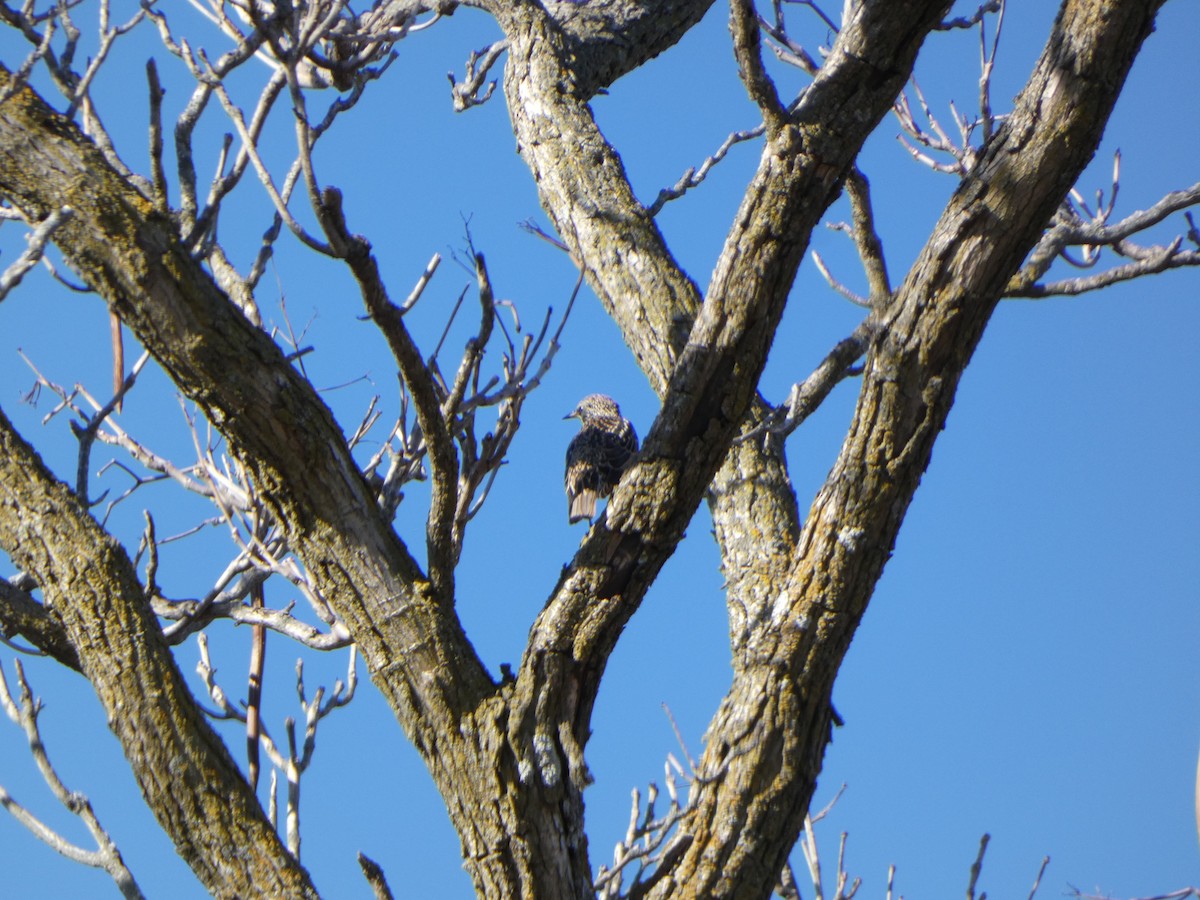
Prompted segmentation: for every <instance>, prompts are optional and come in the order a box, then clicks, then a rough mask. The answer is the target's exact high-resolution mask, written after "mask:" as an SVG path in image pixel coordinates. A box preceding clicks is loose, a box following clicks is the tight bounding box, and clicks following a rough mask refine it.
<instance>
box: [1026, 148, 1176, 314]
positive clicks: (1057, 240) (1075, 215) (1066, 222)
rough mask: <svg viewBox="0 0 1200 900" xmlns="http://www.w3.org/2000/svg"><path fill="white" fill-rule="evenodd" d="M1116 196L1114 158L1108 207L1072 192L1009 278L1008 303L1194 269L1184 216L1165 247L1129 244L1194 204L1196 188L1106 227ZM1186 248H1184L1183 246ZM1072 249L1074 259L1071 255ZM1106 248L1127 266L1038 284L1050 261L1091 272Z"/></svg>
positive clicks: (1171, 195) (1117, 181) (1117, 161)
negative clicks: (1182, 225) (1182, 226)
mask: <svg viewBox="0 0 1200 900" xmlns="http://www.w3.org/2000/svg"><path fill="white" fill-rule="evenodd" d="M1119 190H1120V154H1116V155H1115V156H1114V160H1113V176H1112V186H1111V189H1110V191H1109V195H1108V201H1107V202H1104V199H1103V195H1102V194H1100V195H1098V202H1097V204H1096V208H1095V209H1094V210H1093V209H1092V207H1091V205H1089V204H1088V203H1087V202H1086V201H1085V200H1084V199H1083V198H1082V197H1081V196H1080V195H1079V193H1078V192H1077V191H1073V192H1072V194H1071V196H1069V197H1068V199H1067V201H1066V202H1064V204H1063V205H1062V206H1061V207H1060V208H1059V210H1058V213H1057V215H1056V216H1055V220H1054V222H1053V223H1052V224H1051V226H1050V228H1049V229H1047V231H1046V233H1045V234H1044V235H1043V237H1042V239H1041V241H1039V242H1038V245H1037V246H1036V247H1035V248H1034V249H1033V251H1032V252H1031V253H1030V254H1029V258H1028V259H1027V261H1026V262H1025V265H1024V266H1022V268H1021V270H1020V271H1019V272H1018V273H1017V274H1016V275H1014V276H1013V278H1012V280H1011V281H1010V282H1009V285H1008V288H1007V290H1006V295H1007V296H1010V297H1026V298H1039V297H1048V296H1056V295H1057V296H1061V295H1070V296H1075V295H1079V294H1082V293H1085V292H1087V291H1091V290H1096V289H1098V288H1101V287H1106V286H1108V285H1111V284H1116V283H1118V282H1121V281H1128V280H1131V279H1133V278H1138V277H1141V276H1144V275H1151V274H1156V273H1158V272H1163V271H1166V270H1168V269H1174V268H1181V267H1186V266H1195V265H1200V234H1198V233H1197V231H1196V228H1195V225H1194V223H1193V221H1192V219H1191V218H1190V214H1185V217H1186V220H1187V223H1188V228H1187V231H1186V232H1185V233H1184V234H1180V235H1177V236H1176V237H1175V238H1174V240H1172V241H1171V242H1170V243H1168V244H1149V245H1147V244H1140V243H1138V242H1136V241H1133V240H1131V238H1132V237H1133V236H1135V235H1137V234H1140V233H1142V232H1144V231H1147V230H1149V229H1150V228H1152V227H1154V226H1155V225H1158V224H1160V223H1161V222H1162V221H1163V220H1164V219H1166V218H1167V217H1168V216H1170V215H1173V214H1174V213H1177V212H1181V211H1185V210H1188V209H1189V208H1190V207H1194V206H1196V205H1198V204H1200V183H1198V184H1195V185H1192V186H1191V187H1190V188H1187V189H1185V190H1180V191H1172V192H1171V193H1169V194H1167V195H1166V196H1164V197H1163V198H1162V199H1161V200H1159V201H1158V202H1157V203H1155V204H1154V205H1152V206H1151V207H1149V208H1148V209H1145V210H1138V211H1137V212H1134V213H1132V214H1130V215H1129V216H1126V217H1125V218H1124V219H1121V220H1120V221H1118V222H1115V223H1112V224H1109V219H1110V218H1111V216H1112V214H1113V212H1114V207H1115V203H1116V197H1117V195H1118V193H1119ZM1185 240H1186V241H1187V242H1188V243H1190V245H1191V247H1190V248H1185V246H1184V241H1185ZM1076 248H1078V249H1079V250H1080V253H1081V255H1080V256H1079V257H1078V258H1076V257H1075V256H1073V255H1072V253H1071V251H1072V250H1073V249H1076ZM1104 248H1108V249H1109V250H1111V251H1112V252H1113V253H1115V254H1116V255H1117V256H1118V257H1123V258H1125V259H1128V260H1130V262H1128V263H1124V264H1122V265H1117V266H1113V267H1112V268H1110V269H1107V270H1105V271H1101V272H1097V273H1095V274H1093V275H1088V276H1081V277H1076V278H1067V279H1061V280H1058V281H1052V282H1049V283H1041V282H1040V281H1039V279H1041V278H1042V276H1043V275H1045V274H1046V273H1047V272H1048V271H1049V269H1050V267H1051V265H1053V263H1054V262H1055V260H1056V259H1064V260H1066V261H1067V262H1068V263H1070V264H1071V265H1073V266H1075V267H1076V268H1092V267H1095V266H1096V265H1097V264H1098V263H1099V261H1100V260H1101V251H1102V250H1103V249H1104Z"/></svg>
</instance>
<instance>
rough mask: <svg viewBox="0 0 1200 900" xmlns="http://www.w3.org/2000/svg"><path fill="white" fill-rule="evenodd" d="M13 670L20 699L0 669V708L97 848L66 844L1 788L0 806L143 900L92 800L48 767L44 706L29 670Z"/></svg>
mask: <svg viewBox="0 0 1200 900" xmlns="http://www.w3.org/2000/svg"><path fill="white" fill-rule="evenodd" d="M15 668H16V672H17V686H18V687H19V688H20V690H19V692H18V697H17V698H14V697H13V695H12V691H11V690H10V689H9V686H8V680H7V679H6V677H5V675H4V670H3V668H0V708H3V709H4V711H5V713H6V714H7V715H8V717H9V718H10V719H11V720H12V721H13V723H14V724H16V725H18V726H19V727H20V728H21V730H22V731H24V732H25V739H26V741H28V743H29V752H30V753H31V754H32V755H33V759H34V762H35V763H36V764H37V767H38V771H39V772H40V773H41V775H42V779H43V780H44V781H45V782H46V785H47V787H49V788H50V792H51V793H52V794H53V795H54V798H55V799H56V800H58V802H59V803H61V804H62V805H63V806H64V807H66V808H67V810H69V811H70V812H71V813H73V814H74V815H76V816H78V817H79V819H80V821H82V822H83V824H84V827H86V828H87V830H88V834H90V835H91V836H92V840H93V841H95V842H96V849H95V850H87V849H84V848H83V847H80V846H78V845H76V844H72V843H71V842H70V841H68V840H66V839H65V838H64V837H63V836H62V835H60V834H58V833H57V832H56V831H54V830H53V829H51V828H49V827H48V826H47V825H45V824H44V823H43V822H42V821H41V820H39V819H38V818H37V817H36V816H34V815H33V813H31V812H30V811H29V810H27V809H25V807H23V806H21V804H19V803H18V802H17V801H16V800H14V799H13V797H12V796H11V795H10V794H9V793H8V791H6V790H5V789H4V788H3V787H2V786H0V806H3V807H4V808H5V809H7V810H8V811H9V812H10V813H12V815H13V816H14V818H16V820H17V821H18V822H20V823H21V824H22V825H24V826H25V827H26V828H28V829H29V830H30V831H31V832H33V834H34V836H35V837H37V838H38V839H39V840H41V841H42V842H43V843H45V844H46V845H48V846H49V847H50V848H51V849H53V850H54V851H56V852H57V853H60V854H62V855H63V856H65V857H66V858H67V859H70V860H73V861H75V862H78V863H82V864H83V865H85V866H92V867H93V868H97V869H103V870H104V871H105V872H107V873H108V875H109V877H110V878H112V880H113V881H114V882H115V883H116V885H117V889H118V890H119V891H120V892H121V896H122V897H125V898H126V900H141V898H142V897H143V894H142V891H141V889H140V888H139V887H138V884H137V880H136V879H135V878H134V877H133V873H132V872H130V871H129V868H128V867H127V866H126V865H125V860H124V859H122V858H121V851H120V850H118V849H117V845H116V844H115V843H114V842H113V839H112V837H111V836H110V835H109V833H108V832H107V831H105V830H104V828H103V826H102V825H101V824H100V820H99V819H98V818H97V817H96V813H95V811H94V810H93V809H92V804H91V801H90V800H88V798H87V797H85V796H84V795H83V794H80V793H78V792H77V791H71V790H68V789H67V786H66V785H65V784H63V782H62V779H61V778H60V777H59V774H58V772H57V771H56V770H55V768H54V766H53V764H52V763H51V762H50V757H49V755H48V754H47V752H46V745H45V743H44V742H43V740H42V735H41V729H40V728H39V727H38V714H39V713H40V712H41V709H42V704H41V701H40V700H35V699H34V697H33V692H32V691H30V689H29V683H28V682H27V681H26V680H25V670H24V668H23V667H22V666H21V661H20V660H16V661H15Z"/></svg>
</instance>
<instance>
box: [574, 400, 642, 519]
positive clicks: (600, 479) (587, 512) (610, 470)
mask: <svg viewBox="0 0 1200 900" xmlns="http://www.w3.org/2000/svg"><path fill="white" fill-rule="evenodd" d="M563 418H564V419H578V420H579V421H580V424H581V425H582V427H581V428H580V429H579V434H577V435H575V437H574V439H573V440H572V441H571V443H570V444H569V445H568V446H567V474H566V479H565V480H566V485H567V505H568V510H569V511H568V515H569V517H570V521H571V524H572V525H574V524H575V523H576V522H578V521H579V520H580V519H587V520H589V521H591V519H593V518H594V517H595V515H596V501H597V500H598V499H599V498H601V497H607V496H608V495H609V494H611V493H612V489H613V488H614V487H616V484H617V482H618V481H620V480H621V473H622V472H624V471H625V467H626V466H627V465H629V460H630V459H632V458H633V455H634V454H635V453H637V449H638V439H637V432H635V431H634V430H633V425H631V424H630V423H629V420H628V419H626V418H623V417H622V416H621V409H620V407H618V406H617V404H616V403H615V402H613V399H612V398H611V397H606V396H605V395H604V394H589V395H588V396H586V397H584V398H583V399H582V400H580V401H579V405H578V406H577V407H575V410H574V412H572V413H571V414H570V415H567V416H563Z"/></svg>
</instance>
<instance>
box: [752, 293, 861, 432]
mask: <svg viewBox="0 0 1200 900" xmlns="http://www.w3.org/2000/svg"><path fill="white" fill-rule="evenodd" d="M878 328H879V325H878V322H877V321H876V319H875V317H874V315H870V316H867V318H865V319H863V321H862V322H861V323H860V324H859V326H858V327H857V328H855V329H854V331H853V332H852V333H851V334H850V336H849V337H847V338H845V339H843V340H842V341H839V342H838V344H837V346H835V347H834V348H833V349H832V350H831V351H829V353H828V355H826V357H825V359H823V360H822V361H821V364H820V365H819V366H817V368H816V369H814V370H813V372H812V374H811V375H809V376H808V378H806V379H805V380H804V381H802V382H798V383H796V384H794V385H792V389H791V391H790V392H789V393H788V398H787V400H785V401H784V402H783V403H781V404H780V405H779V406H778V407H776V408H775V410H774V411H773V412H772V414H771V415H769V416H768V417H767V418H766V419H765V420H764V422H763V423H762V425H760V426H759V427H758V428H756V429H754V430H753V431H751V432H748V433H746V434H744V435H742V436H740V437H739V438H738V440H739V441H746V440H753V439H756V438H758V437H760V436H762V435H764V434H780V435H789V434H791V433H792V432H793V431H795V430H796V429H797V428H799V427H800V424H801V423H802V422H803V421H804V420H805V419H807V418H808V417H809V416H810V415H811V414H812V413H813V412H814V411H815V410H816V409H817V407H818V406H820V405H821V403H822V402H824V400H825V398H826V397H828V396H829V393H830V391H832V390H833V389H834V387H835V386H837V384H838V383H839V382H840V381H841V380H842V379H844V378H846V377H848V376H849V375H851V374H853V369H852V368H851V367H852V366H853V365H854V363H855V362H856V361H857V360H858V358H859V357H860V356H862V355H863V354H864V353H866V351H867V347H868V346H869V344H870V342H871V341H872V340H873V339H874V336H875V333H876V331H877V330H878Z"/></svg>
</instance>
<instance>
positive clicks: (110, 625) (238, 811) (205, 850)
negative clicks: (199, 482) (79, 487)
mask: <svg viewBox="0 0 1200 900" xmlns="http://www.w3.org/2000/svg"><path fill="white" fill-rule="evenodd" d="M0 540H2V541H3V546H4V550H5V552H7V553H8V554H9V556H10V557H11V558H12V560H13V562H15V563H16V564H17V565H18V566H20V567H21V568H23V569H25V570H26V571H28V572H36V573H37V577H38V581H39V583H40V585H41V587H42V591H43V594H44V596H45V598H46V603H47V605H48V607H50V609H52V610H53V611H54V612H55V613H56V614H57V615H58V616H59V617H60V618H61V620H62V623H63V625H64V627H65V629H66V633H67V636H68V638H69V639H70V641H71V644H72V645H73V646H74V648H75V651H76V652H77V654H78V657H79V661H80V664H81V666H82V669H83V673H84V675H85V676H86V677H87V678H88V680H89V681H90V682H91V683H92V686H93V687H94V688H95V690H96V696H97V697H99V699H100V703H101V705H102V706H103V707H104V711H105V713H106V714H107V715H108V722H109V727H110V728H112V730H113V733H114V734H116V736H117V738H118V739H119V740H120V742H121V746H122V747H123V748H124V750H125V756H126V758H127V759H128V760H129V764H130V767H131V768H132V770H133V774H134V777H135V778H136V779H137V782H138V786H139V787H140V788H141V791H142V796H143V797H144V798H145V801H146V804H147V806H149V807H150V809H151V810H153V812H154V814H155V816H156V817H157V818H158V821H159V823H160V824H161V825H162V827H163V830H164V831H165V832H166V833H167V834H168V835H169V836H170V838H171V840H172V841H173V842H174V844H175V848H176V850H178V852H179V854H180V856H182V857H183V858H184V860H186V861H187V863H188V865H190V866H191V867H192V870H193V871H194V872H195V873H196V875H197V877H198V878H199V879H200V880H201V882H203V884H204V886H205V887H206V888H207V889H208V890H209V891H210V892H211V893H212V894H213V895H214V896H217V897H230V898H233V897H251V896H264V895H269V896H278V897H315V896H316V891H315V890H314V889H313V887H312V884H311V882H310V881H309V877H308V873H307V872H306V871H305V870H304V869H303V867H301V865H300V864H299V863H298V862H297V861H296V860H295V859H293V858H292V856H291V855H290V854H289V853H288V852H287V848H285V847H284V846H283V844H282V842H281V841H280V840H279V837H278V835H276V833H275V829H274V828H272V826H271V823H270V822H268V821H267V818H266V816H265V815H264V814H263V811H262V809H261V808H260V807H259V805H258V800H257V799H256V798H255V796H254V794H253V792H251V790H250V789H249V787H248V786H247V784H246V781H245V779H244V778H242V776H241V774H240V773H239V772H238V769H237V766H236V765H235V764H234V762H233V760H232V759H231V758H230V756H229V753H228V751H227V750H226V748H225V745H224V743H222V741H221V739H220V738H219V737H218V736H217V735H216V733H215V732H214V731H213V730H212V728H211V727H210V726H209V724H208V722H207V721H206V720H205V718H204V714H203V713H202V712H201V711H200V709H199V707H198V706H197V705H196V702H195V700H194V699H193V697H192V695H191V692H190V691H189V690H188V688H187V685H186V684H185V683H184V680H183V676H182V674H181V673H180V671H179V669H178V667H177V666H176V665H175V658H174V657H173V656H172V655H171V651H170V649H169V648H168V647H167V644H166V641H165V640H163V637H162V633H161V632H160V631H159V629H158V625H157V623H156V622H155V620H154V615H153V613H151V611H150V606H149V603H147V602H146V599H145V598H144V596H143V594H142V588H141V585H140V584H139V583H138V580H137V575H136V573H135V572H134V570H133V564H132V563H131V562H130V561H129V557H128V556H126V555H125V551H124V549H123V548H122V547H121V546H120V544H118V543H117V542H116V541H115V540H114V539H113V538H112V537H111V536H110V535H109V534H107V533H106V532H105V531H104V530H103V529H102V528H101V527H100V526H99V525H98V524H96V522H95V520H94V519H92V517H91V516H90V515H88V513H87V511H86V510H84V509H83V508H82V507H80V505H79V503H78V502H77V500H76V499H75V496H74V495H73V494H72V493H71V491H70V490H69V489H68V488H67V487H66V486H65V485H64V484H62V483H61V482H60V481H58V480H57V479H55V478H54V477H53V476H52V475H51V474H50V473H49V472H48V471H47V470H46V468H45V466H44V465H43V464H42V461H41V459H40V458H39V457H38V455H37V454H36V452H34V450H33V449H32V448H31V447H30V446H29V445H28V444H26V443H25V441H24V440H22V439H21V437H20V436H19V435H18V434H17V433H16V431H15V430H14V429H13V427H12V424H11V423H10V422H9V420H8V418H7V417H6V416H5V415H4V414H3V413H2V412H0ZM235 847H236V848H237V853H236V854H235V853H231V852H230V848H235Z"/></svg>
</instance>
